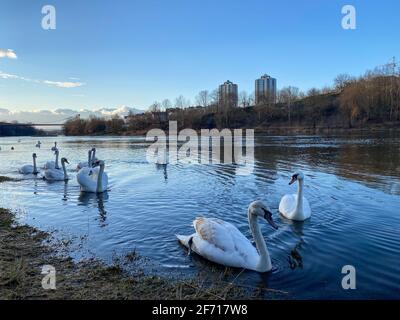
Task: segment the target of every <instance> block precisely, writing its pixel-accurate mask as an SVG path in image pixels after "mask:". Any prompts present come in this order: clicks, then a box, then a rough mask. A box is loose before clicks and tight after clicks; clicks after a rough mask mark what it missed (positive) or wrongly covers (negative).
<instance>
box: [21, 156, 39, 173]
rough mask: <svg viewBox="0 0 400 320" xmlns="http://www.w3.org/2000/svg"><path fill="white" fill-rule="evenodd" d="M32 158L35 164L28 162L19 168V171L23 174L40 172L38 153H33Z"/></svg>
mask: <svg viewBox="0 0 400 320" xmlns="http://www.w3.org/2000/svg"><path fill="white" fill-rule="evenodd" d="M32 158H33V165H30V164H26V165H24V166H22V167H21V168H19V170H18V171H19V173H22V174H38V173H39V171H38V169H37V167H36V158H37V156H36V153H34V154H32Z"/></svg>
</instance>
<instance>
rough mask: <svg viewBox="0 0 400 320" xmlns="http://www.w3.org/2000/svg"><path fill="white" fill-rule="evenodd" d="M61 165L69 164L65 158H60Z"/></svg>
mask: <svg viewBox="0 0 400 320" xmlns="http://www.w3.org/2000/svg"><path fill="white" fill-rule="evenodd" d="M61 163H67V164H69V162H68V160H67V158H62V159H61Z"/></svg>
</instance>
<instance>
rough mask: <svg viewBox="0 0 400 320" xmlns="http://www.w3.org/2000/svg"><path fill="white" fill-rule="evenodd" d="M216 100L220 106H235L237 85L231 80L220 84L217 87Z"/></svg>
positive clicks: (236, 102)
mask: <svg viewBox="0 0 400 320" xmlns="http://www.w3.org/2000/svg"><path fill="white" fill-rule="evenodd" d="M218 102H219V105H221V106H228V107H237V105H238V86H237V84H234V83H233V82H231V81H229V80H228V81H226V82H225V83H224V84H221V85H220V86H219V89H218Z"/></svg>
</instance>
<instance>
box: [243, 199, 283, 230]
mask: <svg viewBox="0 0 400 320" xmlns="http://www.w3.org/2000/svg"><path fill="white" fill-rule="evenodd" d="M249 215H253V216H254V217H260V218H264V219H265V220H267V222H268V223H269V224H270V225H271V226H272V227H273V228H274V229H278V226H277V225H276V224H275V222H274V220H273V219H272V212H271V210H270V209H269V208H268V206H267V205H266V204H265V203H263V202H262V201H254V202H252V203H250V206H249Z"/></svg>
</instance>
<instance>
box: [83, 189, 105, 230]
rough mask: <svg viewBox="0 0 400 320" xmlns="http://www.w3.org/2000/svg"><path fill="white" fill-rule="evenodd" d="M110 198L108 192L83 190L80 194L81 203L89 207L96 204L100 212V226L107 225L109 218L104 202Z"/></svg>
mask: <svg viewBox="0 0 400 320" xmlns="http://www.w3.org/2000/svg"><path fill="white" fill-rule="evenodd" d="M107 200H108V193H107V192H103V193H91V192H81V194H80V195H79V199H78V201H79V203H80V204H83V205H84V206H87V207H89V206H90V205H95V206H96V207H97V208H98V212H99V221H100V226H101V227H105V226H106V225H107V224H106V220H107V211H106V209H105V206H104V202H106V201H107Z"/></svg>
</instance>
